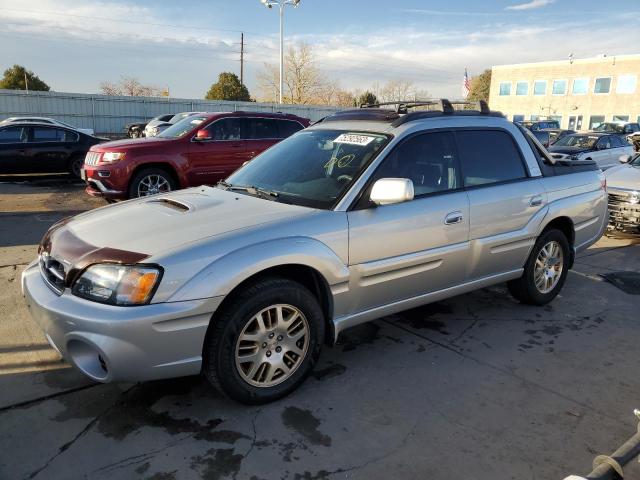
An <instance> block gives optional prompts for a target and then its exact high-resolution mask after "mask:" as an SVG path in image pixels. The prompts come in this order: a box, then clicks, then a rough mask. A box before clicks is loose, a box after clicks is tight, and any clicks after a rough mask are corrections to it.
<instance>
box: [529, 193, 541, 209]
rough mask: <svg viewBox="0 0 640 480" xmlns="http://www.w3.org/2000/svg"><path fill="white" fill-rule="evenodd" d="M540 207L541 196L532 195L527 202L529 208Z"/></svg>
mask: <svg viewBox="0 0 640 480" xmlns="http://www.w3.org/2000/svg"><path fill="white" fill-rule="evenodd" d="M540 205H542V195H534V196H533V197H531V200H529V206H530V207H539V206H540Z"/></svg>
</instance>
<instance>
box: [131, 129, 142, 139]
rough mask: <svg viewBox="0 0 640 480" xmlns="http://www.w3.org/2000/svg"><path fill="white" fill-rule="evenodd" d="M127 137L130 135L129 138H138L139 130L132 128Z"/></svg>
mask: <svg viewBox="0 0 640 480" xmlns="http://www.w3.org/2000/svg"><path fill="white" fill-rule="evenodd" d="M129 137H131V138H140V132H138V131H137V130H132V131H131V132H130V133H129Z"/></svg>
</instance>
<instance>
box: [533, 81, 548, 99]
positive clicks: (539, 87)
mask: <svg viewBox="0 0 640 480" xmlns="http://www.w3.org/2000/svg"><path fill="white" fill-rule="evenodd" d="M533 94H534V95H546V94H547V81H546V80H536V81H535V82H533Z"/></svg>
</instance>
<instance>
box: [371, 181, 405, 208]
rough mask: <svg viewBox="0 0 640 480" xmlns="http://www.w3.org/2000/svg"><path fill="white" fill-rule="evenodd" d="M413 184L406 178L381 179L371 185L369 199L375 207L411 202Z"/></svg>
mask: <svg viewBox="0 0 640 480" xmlns="http://www.w3.org/2000/svg"><path fill="white" fill-rule="evenodd" d="M413 197H414V190H413V182H412V181H411V180H409V179H408V178H381V179H380V180H378V181H376V183H374V184H373V188H372V189H371V195H370V197H369V198H370V199H371V201H372V202H373V203H375V204H376V205H392V204H394V203H403V202H408V201H410V200H413Z"/></svg>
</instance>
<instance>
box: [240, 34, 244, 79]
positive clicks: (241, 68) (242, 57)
mask: <svg viewBox="0 0 640 480" xmlns="http://www.w3.org/2000/svg"><path fill="white" fill-rule="evenodd" d="M240 83H241V84H242V85H244V32H242V33H241V34H240Z"/></svg>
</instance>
